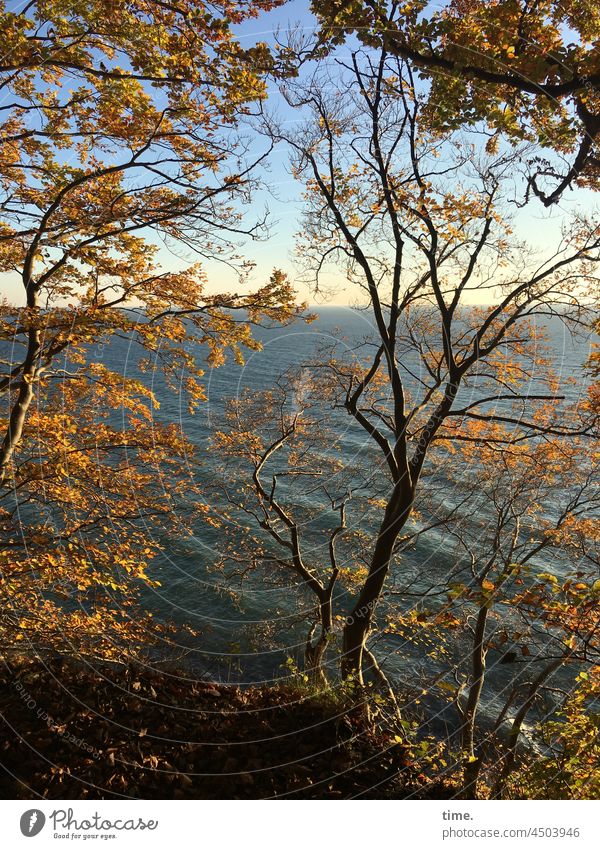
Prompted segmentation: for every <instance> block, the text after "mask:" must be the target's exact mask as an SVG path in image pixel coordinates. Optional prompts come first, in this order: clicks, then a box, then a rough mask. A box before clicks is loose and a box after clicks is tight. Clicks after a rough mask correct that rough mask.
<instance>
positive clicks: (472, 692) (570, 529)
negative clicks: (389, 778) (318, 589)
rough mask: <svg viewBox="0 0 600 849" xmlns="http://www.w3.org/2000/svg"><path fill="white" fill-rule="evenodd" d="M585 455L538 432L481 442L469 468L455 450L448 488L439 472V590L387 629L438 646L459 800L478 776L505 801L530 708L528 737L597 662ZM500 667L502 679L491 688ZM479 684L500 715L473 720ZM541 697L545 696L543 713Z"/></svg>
mask: <svg viewBox="0 0 600 849" xmlns="http://www.w3.org/2000/svg"><path fill="white" fill-rule="evenodd" d="M509 444H510V435H509V434H507V435H506V445H509ZM588 447H589V446H587V445H585V444H582V443H581V441H579V440H571V441H569V442H566V441H565V440H560V439H557V438H555V437H550V436H549V437H546V438H545V439H543V440H540V441H539V442H537V444H534V445H532V446H525V445H518V444H517V445H514V444H513V445H510V447H505V446H500V447H499V446H497V445H494V444H489V445H486V446H483V447H482V448H481V449H480V450H479V452H478V454H477V461H476V463H470V460H471V457H470V452H469V451H468V450H466V449H465V448H464V447H463V448H462V449H461V448H459V449H458V450H459V452H460V453H462V454H463V455H464V456H463V463H461V465H460V466H459V468H460V469H461V470H462V472H461V476H460V478H459V479H458V480H456V481H453V480H452V477H451V475H452V468H453V465H454V464H450V467H449V477H448V478H447V479H446V481H445V484H444V485H445V487H448V486H452V487H453V490H454V492H460V493H464V497H463V498H462V502H461V504H460V506H459V507H458V508H457V509H454V510H453V511H452V514H451V515H450V516H448V518H447V521H443V518H444V517H443V511H442V515H440V514H439V512H440V511H438V515H437V519H438V521H439V522H440V524H443V527H444V533H445V534H446V535H447V536H448V537H449V538H451V539H452V540H454V545H455V558H456V566H455V567H454V569H453V570H452V571H451V572H450V574H449V576H448V579H447V582H446V585H445V587H443V586H442V587H440V586H439V585H438V586H435V587H433V586H432V587H430V588H428V590H425V591H424V592H423V595H422V598H421V599H420V600H419V602H418V608H419V616H418V617H416V618H413V619H412V620H411V619H410V618H409V617H402V616H401V617H399V621H400V622H402V629H403V630H402V633H403V635H404V636H405V638H409V637H408V632H409V629H412V631H413V632H414V634H415V637H412V638H413V639H414V638H418V631H419V629H421V630H424V631H426V632H427V633H428V635H429V637H430V641H432V642H433V643H434V644H436V646H437V647H438V648H437V657H438V659H439V660H440V662H441V666H442V668H444V669H445V672H444V675H443V676H442V675H438V676H437V684H436V685H434V689H435V688H437V689H439V692H440V693H442V694H447V693H448V692H449V693H450V696H449V698H450V699H451V701H452V703H453V704H454V705H455V707H456V710H457V712H458V715H459V721H460V727H459V731H458V735H457V736H458V746H459V750H460V757H459V763H460V768H461V772H462V788H461V792H462V794H463V795H464V796H466V797H468V798H476V797H477V795H478V792H479V791H478V782H479V780H480V777H481V776H482V774H484V775H485V776H486V779H487V782H488V787H490V786H491V790H490V792H491V795H492V796H494V797H499V796H502V795H503V794H504V793H505V791H506V787H507V784H508V782H509V780H510V779H511V776H512V773H513V771H514V770H515V768H516V767H517V765H518V745H519V743H520V739H521V735H522V731H523V728H524V725H525V723H526V721H527V720H528V718H529V716H530V715H531V714H532V713H533V711H534V708H535V707H536V706H540V707H541V710H542V717H541V719H540V720H539V721H538V723H537V724H536V725H535V726H534V731H533V733H534V734H537V735H540V733H543V732H544V731H545V730H546V721H547V716H544V714H545V713H549V714H555V713H556V711H557V706H558V707H562V708H565V707H566V706H567V705H568V704H569V701H570V699H571V695H570V693H569V683H570V682H572V681H574V680H575V679H576V678H577V676H578V675H579V676H582V680H583V679H586V678H587V676H588V674H592V675H593V674H594V669H595V667H597V665H598V662H599V660H600V654H599V652H600V642H599V635H600V619H599V618H598V597H599V596H598V592H599V589H600V585H599V584H598V579H597V576H598V569H599V567H600V559H599V555H600V552H599V550H598V541H599V530H600V526H599V523H598V521H597V518H596V516H597V513H598V504H599V499H600V492H599V488H598V469H597V457H596V456H595V455H594V453H592V454H591V456H589V452H588V451H587V448H588ZM455 498H457V496H455ZM475 517H476V518H475ZM397 592H398V594H399V595H402V590H397ZM413 596H414V592H413ZM413 603H414V600H413ZM404 620H406V621H404ZM391 621H392V623H393V619H392V620H391ZM395 627H397V626H395ZM488 658H491V659H492V666H493V669H492V670H491V671H492V672H493V671H495V672H496V675H495V676H492V675H491V674H490V673H489V672H488V670H487V669H486V667H487V666H488V663H489V661H488ZM500 669H502V670H504V671H505V672H509V673H510V674H509V677H508V683H506V686H504V687H502V688H501V689H500V691H499V692H498V684H497V683H496V684H495V687H494V681H495V678H496V677H497V676H498V672H499V670H500ZM570 670H571V671H570ZM557 676H558V678H559V681H558V682H557V681H556V678H557ZM504 677H506V676H504ZM453 679H454V680H455V682H456V683H454V681H453ZM490 685H491V686H492V688H493V689H492V692H494V695H495V696H496V700H495V701H497V702H498V704H499V705H500V709H499V711H498V715H497V718H496V719H495V720H494V719H493V718H492V719H491V720H490V719H489V718H488V721H487V724H484V723H483V722H482V721H480V718H479V711H480V706H481V701H482V697H483V696H484V695H486V693H487V691H488V688H489V687H490ZM548 695H550V696H551V697H552V696H554V697H555V701H554V704H552V706H551V707H550V708H548V707H547V704H546V705H544V697H545V696H548ZM488 699H489V696H488ZM509 718H510V720H509Z"/></svg>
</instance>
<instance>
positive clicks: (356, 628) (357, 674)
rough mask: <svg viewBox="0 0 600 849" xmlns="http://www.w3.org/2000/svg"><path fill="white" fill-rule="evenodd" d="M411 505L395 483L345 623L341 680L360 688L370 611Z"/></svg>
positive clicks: (406, 490)
mask: <svg viewBox="0 0 600 849" xmlns="http://www.w3.org/2000/svg"><path fill="white" fill-rule="evenodd" d="M412 503H413V493H412V488H411V487H410V485H409V484H408V483H406V482H404V481H400V482H398V483H397V484H396V486H395V487H394V492H393V493H392V497H391V498H390V500H389V502H388V504H387V507H386V509H385V514H384V517H383V521H382V523H381V527H380V529H379V533H378V535H377V540H376V542H375V549H374V551H373V557H372V559H371V565H370V567H369V574H368V575H367V578H366V580H365V582H364V584H363V587H362V590H361V592H360V595H359V597H358V599H357V601H356V604H355V605H354V608H353V610H352V611H351V613H350V615H349V616H348V618H347V619H346V625H345V627H344V638H343V655H342V676H343V677H344V678H349V677H354V678H355V679H356V680H357V681H358V683H359V684H361V685H362V684H363V683H364V682H363V675H362V660H363V652H364V648H365V644H366V641H367V637H368V635H369V629H370V626H371V619H372V617H373V611H374V609H375V607H376V605H377V602H378V601H379V598H380V597H381V591H382V589H383V586H384V583H385V579H386V576H387V574H388V572H389V570H390V565H391V562H392V558H393V556H394V547H395V544H396V540H397V539H398V535H399V534H400V531H401V530H402V528H403V527H404V525H405V524H406V521H407V519H408V517H409V516H410V511H411V508H412Z"/></svg>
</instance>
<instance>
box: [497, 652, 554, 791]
mask: <svg viewBox="0 0 600 849" xmlns="http://www.w3.org/2000/svg"><path fill="white" fill-rule="evenodd" d="M568 656H569V654H567V655H565V656H564V657H560V658H556V659H555V660H553V661H552V663H549V664H548V666H546V667H544V669H542V671H541V672H540V674H539V675H538V677H537V678H535V679H534V681H533V682H532V684H531V686H530V688H529V692H528V694H527V697H526V699H525V701H524V702H523V704H522V705H521V707H520V708H519V710H518V711H517V713H516V714H515V718H514V720H513V723H512V726H511V729H510V732H509V735H508V751H507V753H506V755H505V756H504V765H503V767H502V769H501V771H500V775H499V776H498V779H497V780H496V783H495V784H494V786H493V788H492V792H491V798H492V799H502V798H503V797H504V791H505V789H506V782H507V781H508V778H509V776H510V774H511V772H512V771H513V769H514V768H515V764H516V761H517V745H518V742H519V737H520V735H521V728H522V726H523V723H524V722H525V719H526V718H527V714H528V713H529V711H530V710H531V708H532V706H533V703H534V701H535V697H536V696H537V694H538V692H539V690H540V687H541V686H542V685H543V684H544V683H545V681H546V680H547V679H548V678H549V677H550V676H551V675H552V674H553V673H554V672H556V670H557V669H559V668H560V667H561V666H562V665H563V664H564V663H566V661H567V658H568Z"/></svg>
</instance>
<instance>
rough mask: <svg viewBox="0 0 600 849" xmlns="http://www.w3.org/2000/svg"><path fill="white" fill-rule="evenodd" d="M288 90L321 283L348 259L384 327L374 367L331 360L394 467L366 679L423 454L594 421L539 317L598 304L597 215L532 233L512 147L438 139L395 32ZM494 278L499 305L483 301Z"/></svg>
mask: <svg viewBox="0 0 600 849" xmlns="http://www.w3.org/2000/svg"><path fill="white" fill-rule="evenodd" d="M284 95H285V97H286V98H287V101H288V103H289V104H290V105H291V106H292V107H294V108H296V109H297V110H298V111H299V113H300V112H301V111H302V114H304V116H305V118H306V120H305V121H304V122H303V123H301V126H300V129H297V124H295V125H294V128H293V129H290V128H289V125H283V126H282V125H279V124H278V123H277V121H276V120H275V119H273V118H272V117H267V118H266V122H265V126H266V128H267V132H268V133H269V134H270V136H271V137H272V138H273V139H275V140H278V141H282V142H286V143H287V144H288V145H289V147H290V148H291V150H292V154H293V162H292V167H293V171H294V174H295V175H296V176H297V178H298V179H302V180H303V181H304V183H305V186H306V216H305V221H304V230H303V234H302V236H301V237H300V246H299V253H300V254H301V256H302V257H303V259H304V261H305V263H306V268H307V272H309V273H311V274H312V275H313V276H312V281H313V285H314V286H315V288H317V289H318V288H319V287H320V285H321V281H322V279H323V274H324V271H325V270H327V268H329V269H332V268H333V269H338V270H340V269H341V270H343V272H344V273H345V275H346V276H347V278H348V280H350V281H351V283H352V284H354V285H355V286H356V289H357V291H359V292H361V294H362V297H363V298H364V299H365V300H366V302H367V304H368V307H369V309H370V310H371V312H372V316H373V323H374V327H375V333H376V337H375V340H376V342H375V349H374V350H375V353H374V355H373V356H372V357H366V358H365V361H364V367H363V370H362V373H361V374H360V376H358V377H357V375H356V373H355V370H354V369H351V368H348V366H347V365H345V364H344V363H343V361H340V360H339V358H338V357H332V358H331V359H330V361H329V362H327V363H326V365H327V369H328V373H329V375H330V387H331V393H330V397H331V398H332V401H333V403H334V404H336V405H338V406H342V407H343V408H344V409H345V410H346V411H347V412H348V414H349V415H350V416H352V417H353V418H354V420H355V421H356V422H357V423H358V424H359V425H360V426H361V427H362V428H363V430H364V432H365V435H366V436H367V437H368V438H369V439H370V440H372V442H373V445H374V447H375V448H376V449H377V451H378V452H379V454H380V457H381V460H382V466H383V469H384V473H385V474H386V475H387V477H388V482H389V490H388V493H387V497H386V499H385V506H384V509H383V510H382V516H381V522H380V526H379V529H378V531H377V533H376V534H375V539H374V542H373V545H372V549H371V555H370V565H369V569H368V574H367V576H366V578H365V580H364V582H363V584H362V587H361V589H360V592H359V593H358V595H357V597H356V600H355V603H354V606H353V608H352V610H351V612H350V616H349V619H348V623H347V625H346V626H345V629H344V664H343V668H344V674H345V675H346V676H348V675H351V676H355V677H357V678H358V680H359V681H360V680H362V659H363V652H364V648H365V645H366V641H367V638H368V635H369V631H370V628H371V621H372V618H373V613H374V609H375V607H376V605H377V602H378V600H379V598H380V597H381V593H382V590H383V588H384V585H385V581H386V577H387V576H388V573H389V571H390V568H391V566H392V564H393V562H394V557H395V548H396V544H397V541H398V537H399V534H400V532H401V530H402V528H403V527H404V526H405V524H406V522H407V520H408V519H409V517H410V515H411V513H412V511H413V509H414V502H415V495H416V492H417V488H418V486H419V480H420V478H421V477H422V475H423V473H424V470H427V469H430V468H435V467H436V463H437V464H439V462H440V459H439V458H440V456H444V452H445V451H446V450H447V446H448V445H451V444H452V443H453V442H455V441H468V442H469V443H471V445H472V450H473V451H474V452H476V451H478V450H479V448H480V447H481V446H483V445H487V444H492V443H493V444H498V445H500V444H504V445H507V446H508V445H512V444H519V443H523V444H527V443H529V442H531V444H534V443H535V441H536V440H537V439H539V438H543V437H544V436H548V435H551V436H556V437H559V438H560V437H563V438H565V439H567V440H568V439H570V438H572V437H573V436H575V435H576V434H587V435H591V434H593V433H594V429H595V418H596V416H595V414H594V413H593V412H592V411H590V410H585V411H584V410H581V411H580V413H578V416H580V418H577V419H576V420H573V421H571V420H569V419H568V418H565V417H564V416H563V413H562V412H561V409H560V407H561V404H560V399H561V397H562V396H561V393H560V379H559V378H558V376H557V375H555V374H553V371H552V368H551V364H550V363H548V361H547V358H546V357H545V356H544V355H543V352H542V350H541V347H540V344H539V342H540V331H538V330H537V329H536V327H535V324H534V322H535V321H536V320H537V319H544V320H545V319H547V318H548V317H554V318H555V319H556V320H558V321H561V322H563V323H564V324H565V325H566V326H567V327H568V328H571V329H574V330H576V329H577V328H578V327H580V326H582V325H585V324H586V323H588V322H589V312H590V310H589V307H588V306H587V304H588V303H589V301H588V300H587V298H588V297H589V296H590V294H591V293H592V292H593V291H594V287H595V286H596V285H597V278H596V276H595V264H596V263H597V261H598V258H599V254H598V249H599V248H600V229H599V227H598V222H597V220H596V219H594V218H593V216H591V215H590V216H586V215H585V214H583V213H578V214H576V215H575V216H573V217H572V218H571V219H570V220H568V221H567V220H565V223H564V229H563V236H562V239H561V240H560V242H559V243H558V245H555V246H552V247H550V248H545V247H543V248H539V247H536V248H535V249H534V248H532V247H530V246H528V245H527V243H526V242H525V241H524V240H519V239H518V238H517V237H516V235H515V234H514V233H513V232H512V229H511V226H512V222H511V217H512V216H511V205H510V200H511V198H512V197H513V194H512V185H513V180H514V175H515V168H514V163H515V155H516V154H515V153H514V152H511V151H509V152H505V153H500V152H494V151H493V150H490V149H489V148H488V149H487V150H485V149H482V148H481V147H480V146H477V145H474V144H473V141H472V140H471V139H469V138H468V137H467V138H465V136H464V131H461V133H458V132H457V133H455V134H451V135H449V136H447V137H446V138H445V139H444V140H441V139H440V138H439V136H438V134H437V132H436V131H435V129H434V130H432V129H431V128H430V122H429V118H428V115H427V113H426V111H424V109H423V105H422V97H421V96H420V93H419V91H418V88H417V84H416V82H415V77H414V70H413V67H412V65H411V64H410V63H408V62H406V61H405V60H404V59H402V58H399V57H398V56H396V55H394V54H390V53H389V52H388V50H387V49H385V48H383V49H379V50H374V51H368V50H355V51H351V52H350V54H349V55H346V56H342V55H340V56H336V57H332V59H331V61H330V62H328V63H327V64H326V66H322V67H321V68H320V69H317V70H316V71H315V72H314V74H312V75H311V76H309V77H308V78H305V79H302V80H299V81H295V82H293V83H287V84H286V86H285V88H284ZM488 293H493V296H494V302H493V303H492V304H491V305H490V306H485V307H474V306H472V304H473V302H474V301H475V302H476V301H477V300H478V299H479V300H480V299H485V298H486V295H487V296H488V297H489V294H488ZM380 375H383V376H384V380H385V382H386V391H385V392H384V391H382V389H381V383H380V380H379V376H380ZM467 424H468V425H469V427H468V428H467V426H466V425H467ZM498 427H506V428H507V429H506V430H504V431H503V432H502V433H498V432H497V430H496V428H498Z"/></svg>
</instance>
